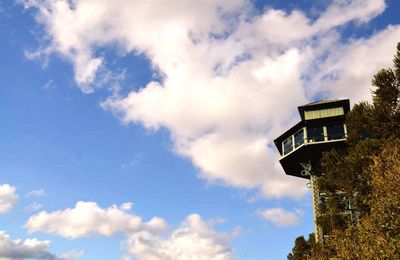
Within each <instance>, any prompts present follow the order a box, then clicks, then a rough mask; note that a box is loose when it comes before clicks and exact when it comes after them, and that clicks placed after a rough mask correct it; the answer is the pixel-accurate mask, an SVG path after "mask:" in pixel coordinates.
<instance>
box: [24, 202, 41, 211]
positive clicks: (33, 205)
mask: <svg viewBox="0 0 400 260" xmlns="http://www.w3.org/2000/svg"><path fill="white" fill-rule="evenodd" d="M42 208H43V204H40V203H37V202H33V203H31V204H29V205H27V206H26V207H25V210H26V211H38V210H40V209H42Z"/></svg>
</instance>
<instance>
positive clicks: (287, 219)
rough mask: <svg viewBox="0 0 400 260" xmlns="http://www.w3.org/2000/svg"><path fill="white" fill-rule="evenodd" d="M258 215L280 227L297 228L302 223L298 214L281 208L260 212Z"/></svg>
mask: <svg viewBox="0 0 400 260" xmlns="http://www.w3.org/2000/svg"><path fill="white" fill-rule="evenodd" d="M258 215H259V216H260V217H262V218H264V219H266V220H268V221H271V222H272V223H273V224H274V225H277V226H279V227H289V226H295V225H298V224H299V223H300V216H299V213H298V212H291V211H287V210H284V209H281V208H270V209H264V210H260V211H258Z"/></svg>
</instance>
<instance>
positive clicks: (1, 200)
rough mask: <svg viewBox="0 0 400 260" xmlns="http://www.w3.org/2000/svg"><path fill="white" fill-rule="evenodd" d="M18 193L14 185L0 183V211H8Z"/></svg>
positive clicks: (16, 199) (16, 198) (15, 200)
mask: <svg viewBox="0 0 400 260" xmlns="http://www.w3.org/2000/svg"><path fill="white" fill-rule="evenodd" d="M18 198H19V196H18V194H17V193H16V189H15V187H14V186H11V185H9V184H1V185H0V213H5V212H8V211H9V210H10V209H11V208H12V207H13V206H14V205H15V203H17V201H18Z"/></svg>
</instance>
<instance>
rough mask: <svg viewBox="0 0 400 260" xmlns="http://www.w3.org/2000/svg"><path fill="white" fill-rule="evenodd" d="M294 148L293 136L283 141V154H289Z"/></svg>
mask: <svg viewBox="0 0 400 260" xmlns="http://www.w3.org/2000/svg"><path fill="white" fill-rule="evenodd" d="M292 150H293V141H292V136H290V137H289V138H287V139H286V140H285V141H283V154H288V153H290V152H291V151H292Z"/></svg>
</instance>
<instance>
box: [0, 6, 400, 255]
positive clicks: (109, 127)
mask: <svg viewBox="0 0 400 260" xmlns="http://www.w3.org/2000/svg"><path fill="white" fill-rule="evenodd" d="M399 14H400V3H399V2H398V1H396V0H391V1H384V0H332V1H328V0H324V1H311V0H299V1H289V0H284V1H278V0H270V1H268V0H266V1H261V0H252V1H251V0H248V1H246V0H204V1H187V0H168V1H156V0H148V1H143V0H141V1H137V0H112V1H111V0H15V1H13V0H0V258H2V259H24V258H35V259H145V260H147V259H149V260H153V259H154V260H175V259H193V260H195V259H196V260H203V259H204V260H209V259H217V260H218V259H221V260H225V259H254V260H258V259H284V258H285V257H286V255H287V253H288V252H289V250H290V249H291V247H292V245H293V241H294V238H295V237H297V236H298V235H308V233H311V232H313V223H312V207H311V202H310V193H309V190H308V189H307V187H306V182H305V181H302V180H299V179H296V178H294V177H287V176H285V175H284V173H283V171H282V169H281V168H280V165H279V163H278V159H279V156H278V153H277V150H276V149H275V147H274V145H273V140H274V138H275V137H277V136H278V135H279V134H280V133H281V132H282V131H284V130H285V129H287V128H289V127H290V126H291V125H292V124H294V123H296V122H297V121H298V120H299V118H298V115H297V106H299V105H302V104H304V103H307V102H311V101H315V100H319V99H324V98H350V99H351V101H352V102H353V103H354V102H357V101H360V100H368V99H370V88H371V86H370V80H371V76H372V75H373V74H374V73H375V72H376V71H377V70H379V69H380V68H384V67H388V66H390V65H391V60H392V57H393V54H394V51H395V46H396V43H397V42H398V41H400V16H399Z"/></svg>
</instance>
